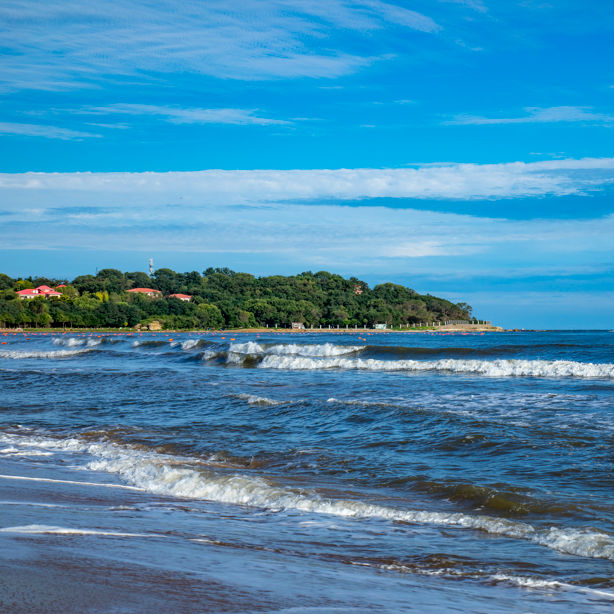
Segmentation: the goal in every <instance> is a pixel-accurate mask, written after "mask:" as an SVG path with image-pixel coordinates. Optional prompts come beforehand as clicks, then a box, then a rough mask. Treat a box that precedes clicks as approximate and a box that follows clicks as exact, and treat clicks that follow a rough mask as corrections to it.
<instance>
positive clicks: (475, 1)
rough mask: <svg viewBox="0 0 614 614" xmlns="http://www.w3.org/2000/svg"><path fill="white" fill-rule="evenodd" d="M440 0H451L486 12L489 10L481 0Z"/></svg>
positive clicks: (449, 0) (448, 0) (442, 0)
mask: <svg viewBox="0 0 614 614" xmlns="http://www.w3.org/2000/svg"><path fill="white" fill-rule="evenodd" d="M439 2H451V3H453V4H462V5H464V6H466V7H468V8H470V9H473V10H474V11H478V12H480V13H486V11H487V10H488V9H487V8H486V6H485V4H484V3H483V2H482V1H481V0H439Z"/></svg>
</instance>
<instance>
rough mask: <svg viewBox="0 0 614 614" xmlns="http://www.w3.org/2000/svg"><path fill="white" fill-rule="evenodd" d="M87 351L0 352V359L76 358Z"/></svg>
mask: <svg viewBox="0 0 614 614" xmlns="http://www.w3.org/2000/svg"><path fill="white" fill-rule="evenodd" d="M89 351H90V350H89V349H83V350H55V351H51V352H37V351H32V352H15V351H6V350H0V358H13V359H19V358H68V357H70V356H77V355H78V354H85V353H86V352H89Z"/></svg>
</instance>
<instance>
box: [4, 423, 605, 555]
mask: <svg viewBox="0 0 614 614" xmlns="http://www.w3.org/2000/svg"><path fill="white" fill-rule="evenodd" d="M16 438H17V436H14V435H13V436H6V435H2V436H0V441H3V440H4V441H7V443H15V441H8V440H10V439H13V440H15V439H16ZM21 441H22V445H28V446H30V447H36V446H37V447H43V448H52V449H62V450H65V451H74V452H85V453H88V454H90V455H92V456H94V457H95V460H92V461H91V462H89V463H88V464H87V465H86V467H87V468H88V469H90V470H92V471H104V472H108V473H115V474H118V475H120V476H122V477H123V478H124V479H125V480H126V481H127V482H128V483H129V484H131V485H132V488H138V489H141V490H146V491H147V492H150V493H155V494H159V495H168V496H173V497H181V498H188V499H201V500H207V501H216V502H219V503H226V504H232V505H245V506H250V507H259V508H265V509H274V510H296V511H299V512H307V513H318V514H327V515H332V516H340V517H346V518H381V519H385V520H391V521H397V522H407V523H412V524H429V525H440V526H453V527H460V528H467V529H474V530H480V531H484V532H487V533H490V534H493V535H500V536H504V537H508V538H515V539H522V540H527V541H530V542H532V543H535V544H538V545H541V546H545V547H548V548H551V549H553V550H557V551H559V552H563V553H567V554H573V555H576V556H583V557H590V558H602V559H610V560H613V561H614V536H612V535H609V534H606V533H603V532H600V531H594V530H591V529H571V528H557V527H552V528H549V529H540V528H537V529H536V528H535V527H533V526H532V525H530V524H528V523H524V522H518V521H515V520H509V519H506V518H497V517H493V516H478V515H469V514H464V513H460V512H456V513H455V512H436V511H426V510H403V509H395V508H390V507H385V506H382V505H377V504H372V503H365V502H363V501H359V500H349V499H329V498H324V497H320V496H318V495H317V494H315V493H308V491H305V490H301V491H300V492H298V491H294V490H290V489H288V488H284V487H281V486H278V485H276V484H274V483H271V482H269V481H268V480H265V479H264V478H261V477H254V476H244V475H228V474H226V473H224V474H219V473H216V472H215V471H212V470H210V469H199V470H196V469H192V468H189V467H186V466H184V467H180V466H178V464H177V462H178V460H179V459H178V458H177V457H174V456H173V457H171V456H167V455H164V454H156V453H154V452H143V451H140V450H135V449H131V448H126V447H122V446H119V445H117V444H111V443H101V442H99V443H85V442H81V441H79V440H78V439H66V440H57V439H52V438H45V437H31V436H24V437H22V438H21ZM183 460H184V463H185V464H188V463H189V462H190V461H191V460H192V459H187V458H186V459H183ZM165 461H166V462H165ZM192 462H193V461H192ZM0 477H3V478H13V479H15V478H14V476H0ZM17 479H38V478H21V477H20V478H17ZM41 481H54V480H41ZM57 481H58V482H63V480H57ZM78 483H79V484H81V482H78ZM92 485H95V486H111V487H117V485H105V484H92ZM125 488H130V487H125Z"/></svg>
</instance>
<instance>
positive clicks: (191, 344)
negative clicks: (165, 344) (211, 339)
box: [171, 339, 201, 350]
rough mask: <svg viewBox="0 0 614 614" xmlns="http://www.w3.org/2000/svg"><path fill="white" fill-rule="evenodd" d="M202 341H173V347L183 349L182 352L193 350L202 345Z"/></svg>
mask: <svg viewBox="0 0 614 614" xmlns="http://www.w3.org/2000/svg"><path fill="white" fill-rule="evenodd" d="M200 341H201V340H200V339H187V340H186V341H173V342H172V343H171V347H173V348H175V347H181V349H182V350H191V349H192V348H194V347H196V346H198V345H199V343H200Z"/></svg>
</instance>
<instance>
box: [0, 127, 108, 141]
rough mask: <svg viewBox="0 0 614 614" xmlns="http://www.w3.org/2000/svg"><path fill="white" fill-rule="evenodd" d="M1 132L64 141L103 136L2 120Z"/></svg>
mask: <svg viewBox="0 0 614 614" xmlns="http://www.w3.org/2000/svg"><path fill="white" fill-rule="evenodd" d="M0 134H8V135H12V136H30V137H42V138H45V139H60V140H62V141H81V140H83V139H84V138H92V137H93V138H101V135H100V134H92V133H90V132H79V131H77V130H69V129H68V128H57V127H56V126H41V125H38V124H14V123H10V122H0Z"/></svg>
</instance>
